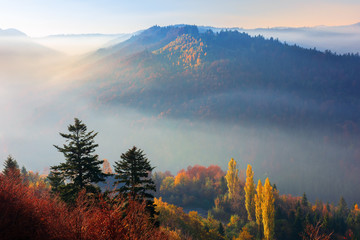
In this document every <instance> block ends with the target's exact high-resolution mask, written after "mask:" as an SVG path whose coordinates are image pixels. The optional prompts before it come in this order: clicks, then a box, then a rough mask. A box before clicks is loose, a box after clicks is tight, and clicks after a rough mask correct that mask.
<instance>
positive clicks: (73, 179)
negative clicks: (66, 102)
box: [51, 118, 105, 202]
mask: <svg viewBox="0 0 360 240" xmlns="http://www.w3.org/2000/svg"><path fill="white" fill-rule="evenodd" d="M68 131H69V133H68V134H66V133H60V136H62V137H63V138H65V139H66V144H63V146H56V145H54V147H55V148H56V149H57V150H58V151H59V152H61V153H62V154H64V157H65V163H61V164H60V165H58V166H52V167H51V172H52V174H53V176H56V178H59V177H61V178H63V179H62V180H63V181H64V182H67V184H65V185H64V186H62V187H61V188H59V191H60V194H61V196H62V198H63V199H64V200H65V201H68V202H71V201H74V200H75V198H76V196H77V194H78V193H79V192H80V191H81V190H83V189H84V190H85V191H86V192H87V193H98V192H100V189H99V188H98V187H97V186H95V185H94V184H95V183H98V182H102V181H104V180H105V178H104V177H105V175H104V174H103V173H102V171H101V164H102V163H103V161H102V160H99V159H98V155H97V154H95V148H96V147H98V144H96V143H95V141H94V138H95V137H96V135H97V133H94V131H90V132H88V131H87V126H86V125H85V124H84V123H82V121H80V120H79V119H77V118H75V119H74V124H73V125H71V124H70V125H69V126H68ZM55 181H57V182H59V179H55ZM52 183H54V181H52ZM53 187H55V186H54V185H53Z"/></svg>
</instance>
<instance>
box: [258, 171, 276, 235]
mask: <svg viewBox="0 0 360 240" xmlns="http://www.w3.org/2000/svg"><path fill="white" fill-rule="evenodd" d="M274 201H275V199H274V195H273V189H272V187H271V185H270V181H269V178H266V180H265V184H264V189H263V199H262V202H261V208H262V219H263V226H264V237H265V239H266V240H269V239H273V236H274V228H275V207H274Z"/></svg>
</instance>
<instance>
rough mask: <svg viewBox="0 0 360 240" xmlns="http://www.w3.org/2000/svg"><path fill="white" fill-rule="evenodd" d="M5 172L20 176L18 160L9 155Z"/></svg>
mask: <svg viewBox="0 0 360 240" xmlns="http://www.w3.org/2000/svg"><path fill="white" fill-rule="evenodd" d="M3 174H4V175H5V176H9V175H10V174H13V175H14V176H16V177H17V176H18V177H20V169H19V165H18V163H17V161H16V160H15V159H14V158H13V157H12V156H11V155H9V156H8V157H7V159H6V160H5V163H4V170H3Z"/></svg>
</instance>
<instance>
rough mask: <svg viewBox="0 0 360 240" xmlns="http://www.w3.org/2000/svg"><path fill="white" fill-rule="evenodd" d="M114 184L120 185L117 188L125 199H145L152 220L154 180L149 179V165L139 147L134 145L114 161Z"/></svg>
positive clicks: (153, 211) (153, 212)
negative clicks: (119, 158)
mask: <svg viewBox="0 0 360 240" xmlns="http://www.w3.org/2000/svg"><path fill="white" fill-rule="evenodd" d="M114 168H115V173H116V175H115V179H116V180H117V181H115V183H114V186H120V187H119V188H118V190H117V192H119V195H120V196H122V197H124V198H125V199H129V198H130V199H132V200H135V201H140V202H142V201H145V202H146V209H147V211H148V212H149V214H150V219H151V220H153V219H154V216H155V214H157V213H156V211H155V205H154V196H153V194H152V192H155V191H156V186H155V183H154V181H153V180H152V179H151V171H152V170H153V169H154V167H151V165H150V162H149V160H148V159H147V158H146V156H145V154H144V153H143V151H142V150H141V149H137V148H136V147H135V146H134V147H133V148H131V149H129V150H128V151H127V152H126V153H123V154H122V155H121V160H119V161H117V162H115V166H114Z"/></svg>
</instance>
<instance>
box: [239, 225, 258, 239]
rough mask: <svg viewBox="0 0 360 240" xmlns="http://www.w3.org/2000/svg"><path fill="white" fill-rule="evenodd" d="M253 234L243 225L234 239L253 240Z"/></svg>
mask: <svg viewBox="0 0 360 240" xmlns="http://www.w3.org/2000/svg"><path fill="white" fill-rule="evenodd" d="M253 239H254V236H253V235H251V234H250V233H249V231H248V230H247V227H243V229H242V230H241V232H240V234H239V237H237V238H235V240H253Z"/></svg>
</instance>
